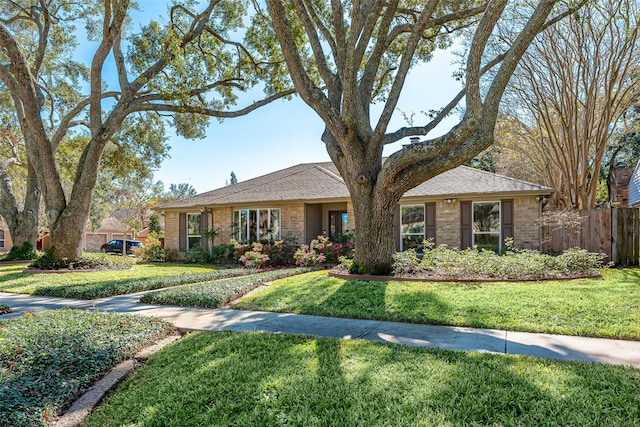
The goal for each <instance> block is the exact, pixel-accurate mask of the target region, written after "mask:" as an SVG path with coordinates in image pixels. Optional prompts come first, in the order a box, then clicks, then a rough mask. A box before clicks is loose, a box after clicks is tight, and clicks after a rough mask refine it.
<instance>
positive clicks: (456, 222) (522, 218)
mask: <svg viewBox="0 0 640 427" xmlns="http://www.w3.org/2000/svg"><path fill="white" fill-rule="evenodd" d="M502 199H513V202H514V208H513V216H514V239H513V240H514V245H515V247H517V248H520V249H522V248H526V249H535V250H539V248H540V226H539V223H540V221H539V218H540V216H539V215H540V212H539V202H538V200H537V199H536V196H525V197H502V196H496V197H490V198H473V199H468V198H463V199H448V200H451V202H450V203H447V202H446V201H445V200H435V204H436V244H438V245H440V244H445V245H447V246H453V247H460V238H461V236H460V202H461V201H472V202H480V201H499V200H502ZM425 202H434V200H418V201H415V200H412V201H410V202H404V201H401V202H400V205H419V204H423V203H425Z"/></svg>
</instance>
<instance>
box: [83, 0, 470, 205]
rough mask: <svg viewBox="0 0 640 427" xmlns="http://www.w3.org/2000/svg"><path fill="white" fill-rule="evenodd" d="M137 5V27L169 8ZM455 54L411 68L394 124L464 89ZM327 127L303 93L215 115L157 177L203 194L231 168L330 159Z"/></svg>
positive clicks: (148, 2)
mask: <svg viewBox="0 0 640 427" xmlns="http://www.w3.org/2000/svg"><path fill="white" fill-rule="evenodd" d="M138 4H139V5H140V8H141V9H142V10H141V12H140V13H136V14H135V15H134V19H135V21H138V23H136V24H134V27H135V28H136V29H137V27H138V26H139V25H142V24H143V23H146V22H148V20H149V18H150V17H156V16H158V15H159V14H163V13H164V12H165V11H166V3H165V2H164V1H162V2H160V1H157V0H141V1H138ZM83 48H84V49H86V50H85V52H86V53H87V54H91V55H92V54H93V52H92V48H91V46H86V45H85V46H83ZM84 49H83V50H84ZM455 59H456V58H455V56H454V55H453V54H452V53H451V52H448V51H439V52H436V54H435V55H434V58H433V60H432V61H431V62H430V63H429V64H426V65H423V66H420V67H418V68H415V69H414V70H412V72H411V74H410V75H409V78H408V79H407V83H406V84H405V87H404V90H403V93H402V96H401V98H400V102H399V104H398V110H397V111H396V113H395V114H394V117H393V119H392V122H391V127H390V129H395V128H397V127H401V126H405V125H406V122H405V120H404V118H403V115H402V113H401V112H404V113H406V114H410V113H411V112H414V113H415V119H416V124H418V123H420V120H423V121H424V116H423V115H421V114H420V111H428V110H430V109H438V108H441V107H442V106H444V105H445V104H447V103H448V102H449V101H450V100H451V98H453V97H454V96H455V94H456V93H457V92H458V91H459V90H460V83H459V82H457V81H455V80H454V79H453V77H451V74H452V72H453V70H454V69H455V66H454V65H452V63H453V61H454V60H455ZM254 99H255V94H252V95H250V96H247V97H241V99H240V102H239V103H238V105H239V106H243V105H246V104H248V103H250V102H251V101H252V100H254ZM243 101H244V102H243ZM374 110H375V107H374ZM456 123H457V116H455V115H454V116H453V117H450V118H448V119H446V120H445V121H443V123H441V125H440V126H439V127H438V128H436V130H435V131H434V133H433V136H435V135H437V134H440V133H444V132H446V131H447V130H448V129H449V128H450V127H451V126H453V125H455V124H456ZM323 128H324V127H323V123H322V121H321V120H320V119H319V117H318V116H317V115H316V114H315V113H314V112H313V110H311V108H310V107H308V106H307V105H306V104H305V103H304V102H303V101H302V100H300V99H299V98H294V99H293V100H291V101H276V102H274V103H272V104H270V105H267V106H266V107H263V108H260V109H258V110H256V111H254V112H252V113H250V114H249V115H247V116H244V117H240V118H234V119H228V120H225V121H224V122H222V123H220V122H218V121H217V120H215V119H214V120H211V125H210V126H209V128H208V131H207V136H206V138H204V139H201V140H185V139H183V138H181V137H176V136H174V137H171V138H170V139H169V141H168V143H169V145H170V146H171V151H170V158H168V159H166V160H165V161H164V162H163V164H162V166H161V168H160V169H159V170H158V171H156V172H155V179H156V180H162V181H163V182H164V184H165V187H168V185H169V184H170V183H183V182H186V183H189V184H191V185H192V186H193V187H194V188H195V189H196V191H198V192H199V193H201V192H205V191H209V190H213V189H215V188H219V187H222V186H224V185H225V183H226V181H228V180H229V177H230V174H231V171H233V172H235V174H236V176H237V178H238V181H246V180H248V179H251V178H255V177H257V176H260V175H264V174H266V173H269V172H273V171H276V170H278V169H283V168H285V167H288V166H293V165H296V164H299V163H310V162H318V161H330V160H329V155H328V154H327V152H326V149H325V147H324V144H323V143H322V141H321V140H320V137H321V135H322V131H323ZM402 143H408V141H401V142H400V143H399V144H395V145H394V146H389V147H387V148H386V149H385V152H384V154H385V155H388V154H390V153H392V152H393V151H396V150H397V149H398V148H399V145H400V144H402Z"/></svg>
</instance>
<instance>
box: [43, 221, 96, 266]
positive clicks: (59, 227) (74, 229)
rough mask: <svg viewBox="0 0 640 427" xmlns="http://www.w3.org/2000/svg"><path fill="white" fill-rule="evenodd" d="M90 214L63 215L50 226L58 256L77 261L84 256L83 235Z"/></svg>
mask: <svg viewBox="0 0 640 427" xmlns="http://www.w3.org/2000/svg"><path fill="white" fill-rule="evenodd" d="M88 218H89V214H88V213H87V214H86V215H84V216H83V215H78V214H75V215H63V216H61V217H60V218H58V220H57V221H56V222H55V223H53V224H52V225H50V226H49V234H50V236H51V244H52V245H53V246H54V247H55V254H56V257H57V258H59V259H67V260H69V261H76V260H77V259H78V258H80V257H81V256H82V235H83V233H84V230H85V228H86V225H87V219H88Z"/></svg>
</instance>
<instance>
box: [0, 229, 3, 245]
mask: <svg viewBox="0 0 640 427" xmlns="http://www.w3.org/2000/svg"><path fill="white" fill-rule="evenodd" d="M0 248H4V230H2V229H0Z"/></svg>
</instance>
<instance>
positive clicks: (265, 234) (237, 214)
mask: <svg viewBox="0 0 640 427" xmlns="http://www.w3.org/2000/svg"><path fill="white" fill-rule="evenodd" d="M260 211H267V230H264V231H262V230H261V229H260ZM273 211H278V222H279V224H278V230H277V232H276V233H275V234H276V235H275V236H272V235H271V234H272V232H271V229H272V224H271V218H272V215H271V213H272V212H273ZM242 212H246V213H247V224H246V226H245V229H244V230H242V229H241V226H240V224H241V215H242ZM250 212H255V216H256V240H257V241H260V240H263V239H264V240H272V239H273V240H278V239H280V236H281V234H282V209H280V208H263V207H260V208H244V209H236V210H234V211H233V221H234V223H235V224H237V228H238V230H237V232H236V233H235V234H236V236H235V237H236V240H237V241H238V242H240V243H248V242H249V240H250V236H251V232H250V230H251V214H250ZM243 232H244V234H245V236H246V237H247V239H246V241H243V240H244V239H243V238H242V234H243Z"/></svg>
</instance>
